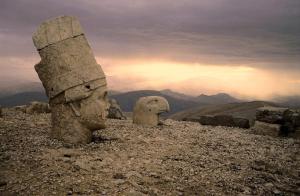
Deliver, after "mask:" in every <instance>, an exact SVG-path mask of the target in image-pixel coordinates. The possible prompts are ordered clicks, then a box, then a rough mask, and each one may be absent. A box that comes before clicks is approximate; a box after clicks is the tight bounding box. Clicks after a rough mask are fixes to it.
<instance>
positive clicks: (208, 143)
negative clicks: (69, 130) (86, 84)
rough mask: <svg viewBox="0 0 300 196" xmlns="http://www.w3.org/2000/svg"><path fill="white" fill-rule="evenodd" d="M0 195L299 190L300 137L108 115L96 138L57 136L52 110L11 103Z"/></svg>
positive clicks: (1, 129)
mask: <svg viewBox="0 0 300 196" xmlns="http://www.w3.org/2000/svg"><path fill="white" fill-rule="evenodd" d="M3 112H4V117H3V118H0V135H1V137H0V143H1V146H0V195H201V194H203V195H299V194H300V189H299V185H300V178H299V176H300V175H299V174H300V173H299V172H300V170H299V168H300V156H299V149H300V140H299V139H293V138H284V137H271V136H268V135H266V136H263V135H256V134H253V131H252V130H251V129H239V128H231V127H221V126H216V127H213V126H203V125H201V124H199V123H195V122H178V121H173V120H170V119H168V120H166V121H165V123H164V125H162V126H155V127H144V126H139V125H135V124H133V123H132V121H131V120H122V121H120V120H114V119H108V121H107V128H106V129H102V130H98V131H96V132H95V134H94V135H93V142H92V143H90V144H81V145H73V144H64V143H62V142H60V141H58V140H55V139H51V138H50V137H49V132H50V129H51V125H50V124H51V120H50V114H43V113H42V114H37V115H29V114H26V113H23V112H20V111H16V110H14V109H4V110H3Z"/></svg>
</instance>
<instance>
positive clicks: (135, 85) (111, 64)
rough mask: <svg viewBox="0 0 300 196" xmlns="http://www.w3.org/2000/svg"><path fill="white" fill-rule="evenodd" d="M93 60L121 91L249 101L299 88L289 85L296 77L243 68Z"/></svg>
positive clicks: (298, 89) (160, 61)
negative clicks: (220, 96)
mask: <svg viewBox="0 0 300 196" xmlns="http://www.w3.org/2000/svg"><path fill="white" fill-rule="evenodd" d="M97 59H98V62H101V60H102V62H103V63H102V67H103V69H104V71H105V72H106V74H107V75H108V81H109V85H110V87H111V88H113V89H115V90H121V91H122V90H123V91H126V90H134V89H166V88H170V89H174V90H177V91H181V92H185V93H187V94H193V95H197V94H199V93H208V94H213V93H217V92H227V93H231V94H234V95H236V96H238V97H243V98H250V99H251V98H259V99H270V98H272V96H274V95H288V94H297V93H298V92H300V87H299V86H296V85H293V84H296V83H297V82H298V81H299V80H297V78H299V77H300V75H299V74H282V73H280V72H272V71H270V70H264V69H258V68H253V67H250V66H247V65H241V66H224V65H201V64H182V63H176V62H166V61H162V60H132V61H128V60H121V61H119V60H117V61H114V60H110V59H101V58H97ZM291 76H292V77H291ZM295 82H296V83H295ZM291 83H293V84H291Z"/></svg>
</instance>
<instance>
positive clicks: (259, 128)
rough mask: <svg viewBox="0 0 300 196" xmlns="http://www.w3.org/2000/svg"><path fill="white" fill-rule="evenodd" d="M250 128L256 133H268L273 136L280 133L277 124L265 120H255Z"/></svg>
mask: <svg viewBox="0 0 300 196" xmlns="http://www.w3.org/2000/svg"><path fill="white" fill-rule="evenodd" d="M252 129H253V131H254V133H255V134H258V135H269V136H273V137H276V136H279V135H280V125H279V124H271V123H266V122H260V121H255V123H254V126H253V127H252Z"/></svg>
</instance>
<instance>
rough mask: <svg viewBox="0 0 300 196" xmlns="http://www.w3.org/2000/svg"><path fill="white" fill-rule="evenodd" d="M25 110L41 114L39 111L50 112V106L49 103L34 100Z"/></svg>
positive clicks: (28, 112)
mask: <svg viewBox="0 0 300 196" xmlns="http://www.w3.org/2000/svg"><path fill="white" fill-rule="evenodd" d="M25 112H26V113H27V114H35V113H37V114H39V113H50V112H51V110H50V106H49V104H48V103H43V102H38V101H33V102H31V103H30V105H29V106H28V107H26V110H25Z"/></svg>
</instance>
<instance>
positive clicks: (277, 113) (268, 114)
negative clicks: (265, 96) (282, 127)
mask: <svg viewBox="0 0 300 196" xmlns="http://www.w3.org/2000/svg"><path fill="white" fill-rule="evenodd" d="M287 110H288V108H280V107H261V108H258V109H257V111H256V120H258V121H261V122H265V123H271V124H282V123H283V114H284V113H285V112H286V111H287Z"/></svg>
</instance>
